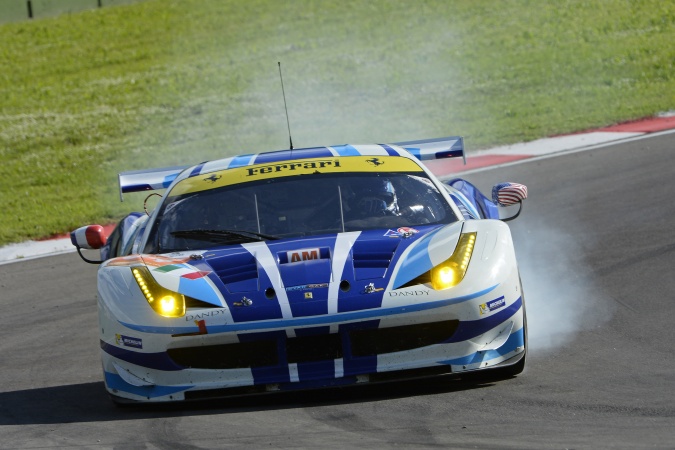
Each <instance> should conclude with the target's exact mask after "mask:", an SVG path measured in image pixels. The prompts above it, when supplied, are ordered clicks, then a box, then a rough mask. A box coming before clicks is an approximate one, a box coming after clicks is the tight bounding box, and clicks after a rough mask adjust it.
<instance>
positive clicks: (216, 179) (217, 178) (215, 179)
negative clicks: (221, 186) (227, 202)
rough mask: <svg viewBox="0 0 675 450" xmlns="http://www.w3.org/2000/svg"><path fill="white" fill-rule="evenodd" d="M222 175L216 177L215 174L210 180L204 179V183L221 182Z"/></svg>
mask: <svg viewBox="0 0 675 450" xmlns="http://www.w3.org/2000/svg"><path fill="white" fill-rule="evenodd" d="M220 178H221V175H216V174H215V173H214V174H213V175H211V176H210V177H208V178H204V181H210V182H211V183H215V182H216V181H218V180H220Z"/></svg>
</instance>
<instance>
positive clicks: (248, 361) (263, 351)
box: [167, 340, 279, 369]
mask: <svg viewBox="0 0 675 450" xmlns="http://www.w3.org/2000/svg"><path fill="white" fill-rule="evenodd" d="M167 353H168V354H169V357H170V358H171V359H173V360H174V362H175V363H176V364H179V365H181V366H183V367H192V368H195V369H240V368H245V367H264V366H276V365H277V364H279V352H278V351H277V343H276V341H271V340H266V341H253V342H239V343H235V344H224V345H206V346H202V347H184V348H172V349H169V351H168V352H167Z"/></svg>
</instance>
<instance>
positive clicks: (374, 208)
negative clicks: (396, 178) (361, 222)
mask: <svg viewBox="0 0 675 450" xmlns="http://www.w3.org/2000/svg"><path fill="white" fill-rule="evenodd" d="M343 200H344V204H345V215H347V216H349V217H350V218H352V219H364V218H368V217H381V216H399V215H400V211H399V206H398V198H397V197H396V191H395V190H394V185H393V184H392V183H391V181H389V180H388V179H386V178H379V177H378V178H376V177H372V178H371V177H369V178H363V179H361V180H358V181H356V182H354V183H353V184H351V185H350V189H349V190H345V191H343Z"/></svg>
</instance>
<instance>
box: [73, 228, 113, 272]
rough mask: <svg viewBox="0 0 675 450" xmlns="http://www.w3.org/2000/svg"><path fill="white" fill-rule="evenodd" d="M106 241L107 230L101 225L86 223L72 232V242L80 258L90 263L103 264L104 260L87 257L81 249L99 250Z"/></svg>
mask: <svg viewBox="0 0 675 450" xmlns="http://www.w3.org/2000/svg"><path fill="white" fill-rule="evenodd" d="M106 241H107V238H106V235H105V230H104V229H103V227H102V226H101V225H85V226H83V227H80V228H78V229H77V230H75V231H73V232H71V233H70V242H72V243H73V245H74V246H75V247H76V248H77V253H78V254H79V255H80V258H82V260H83V261H85V262H88V263H89V264H101V263H102V262H103V261H93V260H90V259H87V258H85V257H84V255H82V252H81V249H83V248H84V249H86V250H98V249H100V248H101V247H103V246H104V245H105V243H106Z"/></svg>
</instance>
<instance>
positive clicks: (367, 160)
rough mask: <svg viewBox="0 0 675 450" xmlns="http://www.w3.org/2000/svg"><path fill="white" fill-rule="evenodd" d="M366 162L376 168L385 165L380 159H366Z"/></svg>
mask: <svg viewBox="0 0 675 450" xmlns="http://www.w3.org/2000/svg"><path fill="white" fill-rule="evenodd" d="M366 162H367V163H370V164H372V165H374V166H375V167H377V166H381V165H382V164H384V163H383V162H382V161H380V158H371V159H366Z"/></svg>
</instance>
